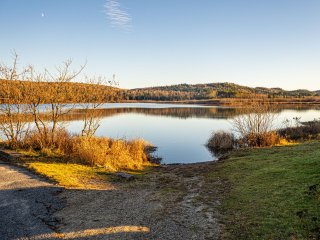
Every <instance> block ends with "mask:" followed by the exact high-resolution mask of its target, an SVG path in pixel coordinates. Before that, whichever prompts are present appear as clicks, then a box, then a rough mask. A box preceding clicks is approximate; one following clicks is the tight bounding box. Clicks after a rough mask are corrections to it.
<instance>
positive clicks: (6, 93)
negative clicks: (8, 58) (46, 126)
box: [0, 53, 32, 148]
mask: <svg viewBox="0 0 320 240" xmlns="http://www.w3.org/2000/svg"><path fill="white" fill-rule="evenodd" d="M31 69H32V67H31V66H27V67H24V68H23V69H22V70H19V69H18V55H17V54H16V53H14V54H13V62H12V65H5V64H0V79H1V86H2V89H1V92H0V115H1V120H0V132H1V133H2V134H3V136H5V138H6V140H7V141H8V143H9V146H10V147H12V148H16V147H18V145H19V143H20V141H21V139H22V138H23V137H24V135H25V134H26V133H27V131H28V123H26V122H25V121H23V115H24V114H25V113H26V111H27V108H26V105H25V104H21V103H22V102H23V99H24V98H25V96H24V90H25V84H24V82H22V81H18V82H17V80H23V79H26V78H28V77H29V74H30V72H31ZM13 82H17V84H15V85H14V86H13Z"/></svg>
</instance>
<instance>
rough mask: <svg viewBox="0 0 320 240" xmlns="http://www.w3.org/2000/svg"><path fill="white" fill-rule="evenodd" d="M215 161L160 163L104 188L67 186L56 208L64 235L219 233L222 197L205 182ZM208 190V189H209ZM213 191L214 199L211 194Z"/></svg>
mask: <svg viewBox="0 0 320 240" xmlns="http://www.w3.org/2000/svg"><path fill="white" fill-rule="evenodd" d="M212 167H213V164H194V165H182V166H168V167H161V168H159V169H158V170H156V171H155V172H154V173H152V174H148V175H146V176H142V177H138V178H137V179H136V180H134V181H131V182H125V181H124V182H120V183H119V182H115V183H113V184H110V185H106V188H105V189H104V190H95V191H93V190H67V191H64V192H63V193H62V196H63V197H64V198H65V199H66V201H67V206H66V208H64V209H63V210H61V211H59V212H57V213H56V214H55V216H56V217H58V218H63V225H61V226H60V227H59V231H60V232H61V233H62V234H61V235H60V236H61V237H62V238H64V239H159V240H160V239H175V240H179V239H181V240H185V239H188V240H189V239H197V240H201V239H218V237H219V232H220V225H219V223H218V220H217V219H218V217H219V215H218V213H217V211H216V207H217V205H219V201H217V199H214V198H212V196H215V194H214V189H211V188H208V187H207V186H205V173H206V172H207V171H209V170H210V169H211V168H212ZM208 190H210V194H209V195H208ZM208 196H210V199H209V198H208Z"/></svg>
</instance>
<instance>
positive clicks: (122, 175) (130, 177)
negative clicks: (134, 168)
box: [116, 172, 134, 180]
mask: <svg viewBox="0 0 320 240" xmlns="http://www.w3.org/2000/svg"><path fill="white" fill-rule="evenodd" d="M116 176H118V177H120V178H123V179H126V180H133V179H134V176H133V175H132V174H129V173H125V172H117V173H116Z"/></svg>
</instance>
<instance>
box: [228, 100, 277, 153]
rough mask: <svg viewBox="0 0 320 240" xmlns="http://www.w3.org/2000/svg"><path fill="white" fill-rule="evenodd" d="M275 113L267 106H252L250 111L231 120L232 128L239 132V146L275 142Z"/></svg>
mask: <svg viewBox="0 0 320 240" xmlns="http://www.w3.org/2000/svg"><path fill="white" fill-rule="evenodd" d="M275 118H276V114H275V113H274V112H273V111H272V109H271V108H270V107H269V106H262V105H257V106H254V108H253V109H252V112H251V113H247V114H244V115H241V116H238V117H236V118H234V119H233V120H232V124H233V127H234V130H235V131H236V132H237V133H238V134H239V136H240V137H239V138H240V144H241V146H249V147H262V146H271V145H274V144H276V143H277V141H278V140H277V139H279V137H278V136H277V133H276V132H274V120H275Z"/></svg>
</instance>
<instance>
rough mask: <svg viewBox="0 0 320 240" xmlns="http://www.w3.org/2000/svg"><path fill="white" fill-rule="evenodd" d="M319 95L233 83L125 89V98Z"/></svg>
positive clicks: (180, 98)
mask: <svg viewBox="0 0 320 240" xmlns="http://www.w3.org/2000/svg"><path fill="white" fill-rule="evenodd" d="M310 96H320V91H314V92H313V91H309V90H304V89H299V90H294V91H286V90H283V89H281V88H264V87H256V88H250V87H246V86H241V85H237V84H234V83H208V84H194V85H190V84H178V85H172V86H161V87H149V88H138V89H131V90H127V91H126V94H125V98H126V99H127V100H160V101H178V100H200V99H212V98H287V97H294V98H301V97H310Z"/></svg>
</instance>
